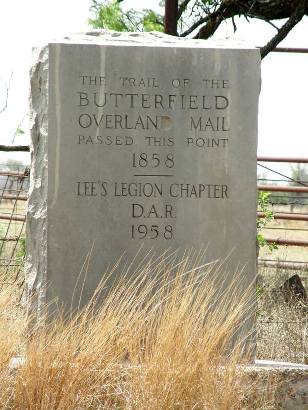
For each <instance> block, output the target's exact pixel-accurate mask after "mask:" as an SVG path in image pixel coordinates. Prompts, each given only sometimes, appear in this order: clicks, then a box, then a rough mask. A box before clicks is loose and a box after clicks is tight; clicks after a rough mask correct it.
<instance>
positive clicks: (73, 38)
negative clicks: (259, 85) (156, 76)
mask: <svg viewBox="0 0 308 410" xmlns="http://www.w3.org/2000/svg"><path fill="white" fill-rule="evenodd" d="M48 44H71V45H74V44H76V45H79V44H80V45H83V44H92V45H119V46H125V45H126V46H148V47H179V48H188V47H189V48H190V47H193V48H206V49H207V48H208V49H212V48H218V49H239V50H242V49H244V50H258V48H257V47H256V46H254V45H252V44H248V43H247V42H245V41H239V40H237V41H235V40H232V39H215V40H197V39H192V38H183V37H175V36H170V35H167V34H164V33H160V32H156V31H152V32H138V33H136V32H116V31H109V30H91V31H87V32H82V33H75V34H71V35H67V36H64V37H62V38H58V39H55V40H52V41H50V42H49V43H48Z"/></svg>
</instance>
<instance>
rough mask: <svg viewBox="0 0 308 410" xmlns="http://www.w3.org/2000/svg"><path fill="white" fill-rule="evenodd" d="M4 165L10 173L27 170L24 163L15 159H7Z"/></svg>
mask: <svg viewBox="0 0 308 410" xmlns="http://www.w3.org/2000/svg"><path fill="white" fill-rule="evenodd" d="M4 165H5V167H6V169H8V170H9V171H21V170H22V171H23V170H24V168H25V164H24V163H23V161H20V160H17V159H13V158H10V159H7V160H6V162H5V163H4Z"/></svg>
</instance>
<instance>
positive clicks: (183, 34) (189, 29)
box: [180, 15, 209, 37]
mask: <svg viewBox="0 0 308 410" xmlns="http://www.w3.org/2000/svg"><path fill="white" fill-rule="evenodd" d="M208 19H209V15H207V16H205V17H202V18H201V19H200V20H198V21H196V22H195V23H194V24H192V25H191V26H190V27H189V28H188V29H187V30H186V31H184V32H183V33H182V34H180V37H186V36H188V35H189V34H190V33H192V32H193V31H194V30H196V28H198V27H199V26H201V24H203V23H206V22H207V21H208Z"/></svg>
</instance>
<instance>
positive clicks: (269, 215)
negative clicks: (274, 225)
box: [257, 191, 277, 251]
mask: <svg viewBox="0 0 308 410" xmlns="http://www.w3.org/2000/svg"><path fill="white" fill-rule="evenodd" d="M269 196H270V193H269V192H262V191H261V192H259V197H258V205H259V209H260V211H261V212H262V213H263V214H264V217H263V218H257V244H258V246H259V247H263V246H267V247H268V249H269V250H270V251H273V250H274V249H277V245H276V244H275V243H268V242H267V240H266V239H265V238H264V236H263V235H262V234H261V233H260V231H261V230H262V229H264V228H265V227H266V225H268V224H269V223H270V222H272V220H273V219H274V212H273V211H271V210H270V209H269V206H270V203H269Z"/></svg>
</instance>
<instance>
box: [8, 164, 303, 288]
mask: <svg viewBox="0 0 308 410" xmlns="http://www.w3.org/2000/svg"><path fill="white" fill-rule="evenodd" d="M258 165H261V164H260V163H258ZM1 168H2V170H1ZM267 169H270V170H271V172H272V173H273V174H274V177H273V178H270V177H268V176H266V177H264V176H261V177H259V178H258V184H260V183H261V184H262V185H261V186H262V187H264V186H267V184H268V185H269V186H272V184H273V183H275V184H277V186H283V187H288V186H289V187H290V184H291V183H292V186H294V185H301V186H302V185H303V184H306V183H307V181H302V180H301V181H297V180H295V179H294V178H291V177H289V176H287V175H284V174H281V173H280V172H277V171H276V170H275V169H274V167H272V166H271V167H267ZM277 173H278V174H279V175H280V176H281V175H283V178H284V179H281V177H279V178H277V177H275V174H277ZM305 187H307V188H308V185H305ZM28 188H29V168H28V167H23V168H22V169H14V170H9V169H4V167H1V164H0V273H1V274H2V278H5V280H10V281H13V282H14V281H16V280H17V279H18V277H19V275H20V272H21V271H22V267H23V264H24V257H25V241H26V238H25V217H26V201H27V194H28ZM259 188H260V185H259ZM304 189H306V188H304ZM269 194H270V196H269V203H270V205H271V209H272V210H273V211H274V215H275V219H274V220H273V222H272V223H270V224H267V225H266V227H265V228H264V230H263V234H264V236H266V237H267V239H268V240H269V241H270V242H276V243H278V244H281V245H284V244H285V245H289V248H291V247H292V246H297V249H298V248H301V247H302V246H305V243H306V242H307V243H308V194H305V193H304V192H294V193H292V195H288V193H285V192H284V194H285V195H282V196H281V197H282V198H283V199H284V201H280V202H279V201H277V198H279V197H280V195H279V193H278V195H277V192H269ZM261 214H262V212H259V217H262V215H261ZM302 254H306V257H304V259H303V258H302V257H300V258H299V257H298V256H297V255H298V252H297V253H296V254H295V256H294V255H293V254H292V253H291V255H287V256H284V257H281V255H277V254H276V255H274V256H273V255H262V254H261V255H260V258H259V265H260V266H264V267H268V268H274V267H279V268H281V269H282V268H288V269H290V271H296V270H297V271H300V272H301V275H302V277H303V280H304V281H305V284H306V286H307V285H308V250H307V248H306V249H305V248H303V251H302Z"/></svg>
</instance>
